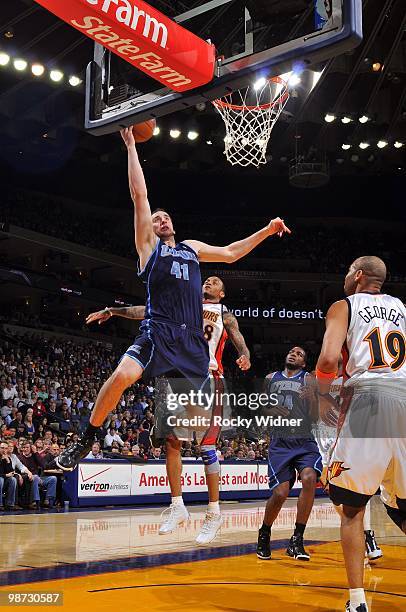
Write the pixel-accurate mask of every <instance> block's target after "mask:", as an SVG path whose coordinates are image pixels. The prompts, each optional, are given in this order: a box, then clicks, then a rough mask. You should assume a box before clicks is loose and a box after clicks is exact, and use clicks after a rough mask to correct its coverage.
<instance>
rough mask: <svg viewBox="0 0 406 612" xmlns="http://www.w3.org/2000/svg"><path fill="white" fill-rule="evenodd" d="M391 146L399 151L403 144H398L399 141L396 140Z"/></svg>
mask: <svg viewBox="0 0 406 612" xmlns="http://www.w3.org/2000/svg"><path fill="white" fill-rule="evenodd" d="M393 146H394V147H395V149H401V148H402V147H403V146H404V143H403V142H400V141H399V140H397V141H396V142H395V143H394V144H393Z"/></svg>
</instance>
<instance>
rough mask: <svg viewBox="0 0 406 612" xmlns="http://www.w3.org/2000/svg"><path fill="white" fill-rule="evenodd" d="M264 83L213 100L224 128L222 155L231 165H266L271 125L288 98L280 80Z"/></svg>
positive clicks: (285, 87) (272, 79)
mask: <svg viewBox="0 0 406 612" xmlns="http://www.w3.org/2000/svg"><path fill="white" fill-rule="evenodd" d="M263 81H264V82H263V83H261V82H259V83H257V84H256V85H254V86H249V87H247V89H244V90H240V91H236V92H234V93H232V94H229V95H227V96H225V97H224V98H220V99H218V100H214V101H213V106H214V107H215V108H216V110H217V111H218V112H219V113H220V115H221V116H222V118H223V120H224V124H225V126H226V136H225V138H224V143H225V149H224V154H225V156H226V157H227V160H228V161H229V162H230V164H232V165H233V166H234V165H236V164H239V165H240V166H249V165H253V166H259V165H260V164H266V161H267V159H266V149H267V146H268V142H269V138H270V136H271V132H272V129H273V126H274V125H275V123H276V121H277V120H278V118H279V115H280V114H281V112H282V110H283V108H284V106H285V104H286V102H287V101H288V99H289V92H288V86H287V83H286V82H285V81H284V80H283V79H281V78H280V77H272V78H271V79H267V80H265V79H263Z"/></svg>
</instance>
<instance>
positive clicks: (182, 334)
mask: <svg viewBox="0 0 406 612" xmlns="http://www.w3.org/2000/svg"><path fill="white" fill-rule="evenodd" d="M140 332H141V333H140V335H139V336H138V337H137V338H135V340H134V342H133V344H132V345H131V346H129V347H128V349H127V350H126V352H125V353H124V355H126V356H127V357H130V358H131V359H133V360H134V361H136V362H137V363H138V364H139V365H140V366H141V367H142V369H143V370H144V374H143V376H144V378H145V379H150V378H154V377H156V376H161V375H164V374H169V373H171V372H176V373H179V374H180V375H181V376H182V377H184V378H187V379H188V380H191V381H193V383H194V386H197V387H199V388H200V387H201V386H202V384H203V383H204V382H205V381H207V379H208V376H209V347H208V344H207V341H206V339H205V337H204V335H203V330H197V329H195V328H193V329H190V328H188V327H187V326H186V325H185V324H174V323H166V322H161V321H151V320H145V321H143V322H142V324H141V328H140ZM124 355H123V357H124Z"/></svg>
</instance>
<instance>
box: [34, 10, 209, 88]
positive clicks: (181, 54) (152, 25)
mask: <svg viewBox="0 0 406 612" xmlns="http://www.w3.org/2000/svg"><path fill="white" fill-rule="evenodd" d="M36 2H37V3H38V4H40V5H41V6H43V7H44V8H46V9H48V10H49V11H50V12H51V13H54V14H55V15H56V16H57V17H59V18H60V19H63V21H66V23H68V24H69V25H71V26H73V27H74V28H76V29H77V30H79V32H82V33H83V34H86V36H89V38H92V39H93V40H94V41H96V42H98V43H99V44H101V45H103V46H104V47H106V49H109V50H110V51H112V52H113V53H115V54H116V55H119V56H120V57H121V58H122V59H124V60H125V61H126V62H129V63H130V64H132V65H133V66H134V67H135V68H137V69H139V70H141V71H142V72H145V73H146V74H147V75H148V76H150V77H152V78H153V79H155V80H156V81H159V82H160V83H162V84H163V85H165V86H166V87H169V88H170V89H172V90H174V91H179V92H182V91H188V90H189V89H194V88H195V87H199V86H200V85H205V84H206V83H208V82H209V81H211V80H212V78H213V76H214V69H215V59H216V57H215V48H214V46H213V45H212V44H209V43H207V42H206V41H204V40H202V39H201V38H199V37H198V36H196V35H195V34H193V33H192V32H189V30H186V29H185V28H183V27H182V26H180V25H178V24H177V23H175V22H174V21H172V20H171V19H169V17H167V16H166V15H164V14H163V13H161V12H160V11H158V10H157V9H155V8H154V7H152V6H149V5H148V4H147V3H146V2H143V0H69V1H66V0H36Z"/></svg>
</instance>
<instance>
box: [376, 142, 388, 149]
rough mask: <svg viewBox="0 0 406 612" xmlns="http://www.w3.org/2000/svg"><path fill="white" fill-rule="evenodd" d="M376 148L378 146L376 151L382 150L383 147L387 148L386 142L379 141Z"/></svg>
mask: <svg viewBox="0 0 406 612" xmlns="http://www.w3.org/2000/svg"><path fill="white" fill-rule="evenodd" d="M377 146H378V149H384V148H385V147H387V146H388V143H387V142H386V140H379V142H378V145H377Z"/></svg>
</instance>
